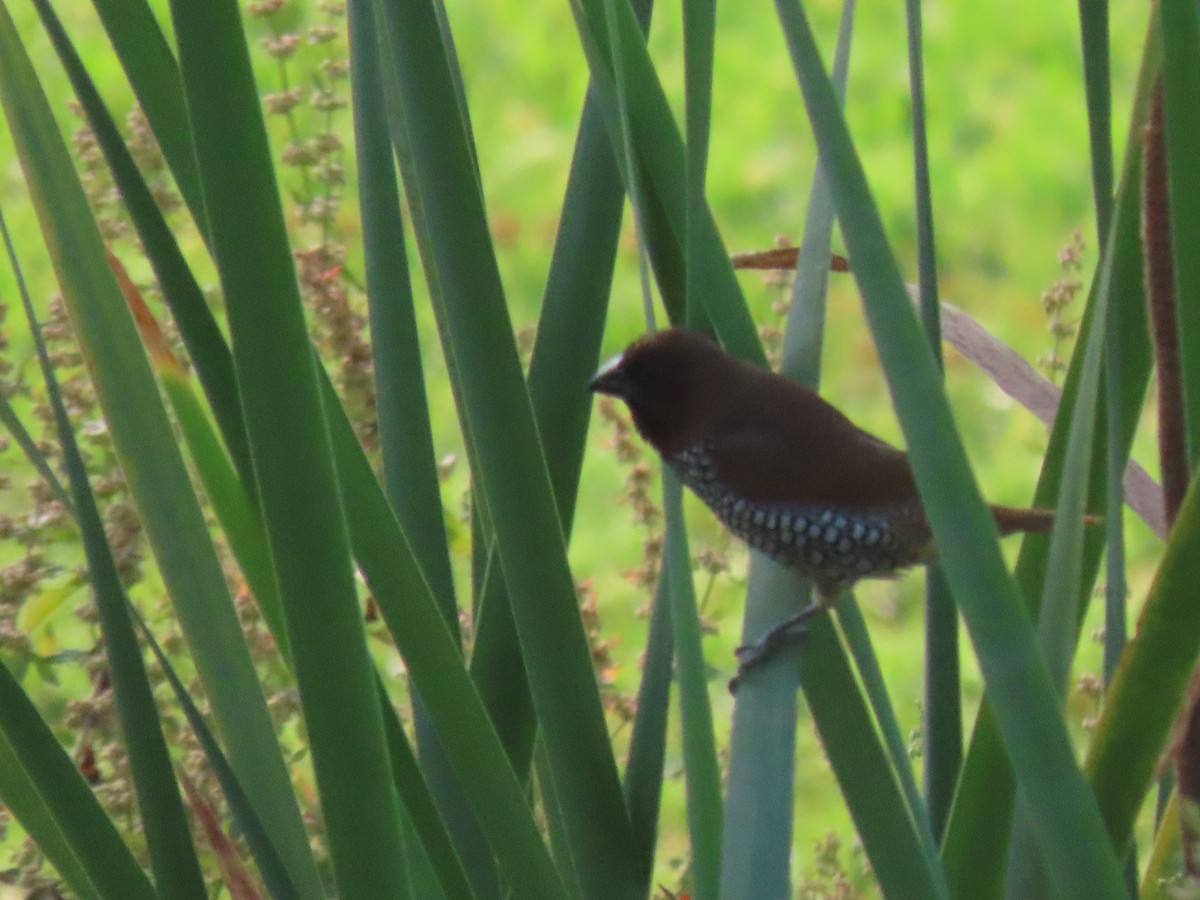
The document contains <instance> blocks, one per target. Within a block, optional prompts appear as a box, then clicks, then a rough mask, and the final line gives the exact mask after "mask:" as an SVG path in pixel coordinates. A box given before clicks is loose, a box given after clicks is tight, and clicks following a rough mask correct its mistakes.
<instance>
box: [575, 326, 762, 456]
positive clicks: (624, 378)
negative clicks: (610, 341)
mask: <svg viewBox="0 0 1200 900" xmlns="http://www.w3.org/2000/svg"><path fill="white" fill-rule="evenodd" d="M739 365H741V364H740V363H738V362H737V361H736V360H734V359H733V357H731V356H728V355H727V354H726V353H724V352H723V351H722V350H721V348H720V347H718V346H717V345H716V344H715V343H714V342H713V341H712V340H710V339H709V338H708V337H706V336H705V335H703V334H701V333H700V332H698V331H689V330H687V329H684V328H672V329H670V330H668V331H660V332H657V333H655V334H648V335H646V336H645V337H642V338H640V339H639V340H637V341H635V342H634V343H632V344H630V345H629V347H627V348H626V349H625V352H624V353H621V354H619V355H617V356H615V357H613V358H612V359H610V360H609V361H608V362H606V363H605V364H604V365H602V366H601V367H600V368H599V370H597V372H596V374H595V375H594V376H593V377H592V380H591V381H590V382H589V383H588V389H589V390H590V391H592V392H593V393H597V394H608V395H610V396H613V397H618V398H620V399H621V400H624V401H625V403H626V405H628V407H629V412H630V413H631V414H632V415H633V423H634V425H635V426H637V430H638V432H639V433H640V434H641V435H642V437H643V438H645V439H646V440H647V441H649V442H650V443H651V444H652V445H653V446H654V448H655V449H656V450H658V452H659V453H672V452H675V451H677V450H682V449H684V448H685V447H687V446H689V445H691V444H693V443H696V442H698V441H702V440H704V439H705V438H706V437H707V433H706V432H707V429H708V428H709V427H710V426H711V425H712V424H713V419H714V414H715V412H716V411H717V410H718V409H719V408H720V405H721V399H722V398H723V396H724V395H725V388H726V386H727V385H728V376H729V375H730V374H731V371H730V370H731V368H736V367H738V366H739Z"/></svg>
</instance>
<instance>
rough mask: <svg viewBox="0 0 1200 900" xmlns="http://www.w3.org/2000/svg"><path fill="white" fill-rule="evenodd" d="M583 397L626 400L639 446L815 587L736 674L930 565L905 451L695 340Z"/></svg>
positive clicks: (638, 358) (799, 388)
mask: <svg viewBox="0 0 1200 900" xmlns="http://www.w3.org/2000/svg"><path fill="white" fill-rule="evenodd" d="M589 387H590V389H591V390H592V391H594V392H596V393H602V394H610V395H612V396H615V397H619V398H621V399H622V400H624V401H625V403H626V404H627V405H628V406H629V411H630V413H631V414H632V415H633V422H634V425H635V426H636V427H637V430H638V432H639V433H640V434H641V435H642V437H643V438H645V439H646V441H648V442H649V443H650V444H651V445H652V446H653V447H654V449H655V450H657V451H658V452H659V454H660V455H661V456H662V458H663V461H664V462H665V463H666V464H667V465H669V466H671V468H673V469H674V470H675V471H676V472H677V473H678V474H679V476H680V478H681V479H682V480H683V482H684V483H685V484H686V485H687V486H688V487H689V488H691V489H692V490H693V491H694V492H695V493H696V494H697V495H698V496H699V497H700V498H701V499H702V500H703V501H704V502H705V503H706V504H707V505H708V506H709V508H711V509H712V510H713V512H714V513H715V514H716V515H717V517H718V518H719V519H720V520H721V521H722V522H723V523H724V524H725V525H726V526H727V527H728V528H729V529H730V530H731V531H733V532H734V534H736V535H737V536H738V537H740V538H742V539H743V540H745V541H746V542H747V543H748V544H749V545H750V546H751V547H752V548H753V549H755V550H759V551H760V552H763V553H765V554H766V555H768V556H770V557H772V558H773V559H775V560H776V561H778V562H780V563H782V564H784V565H786V566H789V567H791V568H793V569H796V570H797V571H799V572H800V573H801V574H803V575H805V576H807V577H808V578H810V579H812V581H813V583H814V584H815V586H816V588H817V601H816V602H815V603H814V604H813V606H812V607H810V608H808V609H806V610H804V611H803V612H802V613H801V614H800V615H799V616H796V617H795V618H793V619H792V620H789V622H787V623H784V625H783V626H781V627H780V628H778V629H775V630H773V631H772V632H770V633H768V635H767V636H766V637H765V638H764V639H763V640H762V641H760V642H759V643H758V644H755V645H753V646H752V647H748V648H743V649H742V650H740V651H739V660H740V661H741V668H742V671H744V670H745V669H747V668H749V667H750V666H753V665H757V664H758V663H759V662H761V661H762V660H763V659H764V658H765V657H766V656H767V655H769V654H770V653H771V652H772V651H773V650H774V648H775V647H776V646H777V645H778V644H780V643H782V642H784V641H785V640H786V639H787V638H788V636H789V635H792V634H795V633H796V632H797V630H798V629H799V627H800V626H801V625H802V623H803V622H804V621H806V620H807V619H808V618H810V617H811V616H812V615H813V614H815V613H817V612H820V611H821V610H823V609H826V608H828V607H829V606H830V605H832V604H833V603H834V602H835V601H836V600H837V598H838V596H839V595H840V594H841V593H842V591H844V590H845V589H847V588H849V587H850V586H851V585H853V584H854V582H856V581H858V580H859V579H861V578H881V577H882V578H887V577H891V576H893V575H895V574H896V573H897V572H899V571H900V570H902V569H905V568H908V567H910V566H913V565H917V564H919V563H925V562H929V561H930V560H931V559H932V558H933V555H934V547H933V535H932V532H931V531H930V528H929V525H928V523H927V522H926V519H925V513H924V510H923V509H922V507H921V500H920V497H919V495H918V494H917V486H916V483H915V482H914V481H913V476H912V471H911V470H910V468H909V465H908V457H907V456H906V455H905V454H904V453H903V452H902V451H900V450H897V449H896V448H895V447H893V446H891V445H890V444H888V443H886V442H884V441H881V440H880V439H879V438H876V437H874V436H873V435H871V434H868V433H867V432H866V431H863V430H862V429H861V428H859V427H858V426H857V425H855V424H854V423H853V422H851V421H850V420H849V419H847V418H846V417H845V416H844V415H842V414H841V413H840V412H838V410H837V409H835V408H834V407H833V406H831V405H830V404H829V403H827V402H826V401H824V400H822V399H821V397H819V396H818V395H817V394H816V393H814V392H813V391H811V390H809V389H808V388H806V387H804V386H803V385H801V384H799V383H798V382H796V381H793V380H792V379H789V378H784V377H783V376H780V375H775V374H773V373H771V372H767V371H764V370H762V369H759V368H757V367H755V366H752V365H750V364H748V363H744V362H742V361H740V360H738V359H736V358H734V357H732V356H730V355H729V354H727V353H726V352H725V351H723V350H722V349H721V348H720V347H718V346H717V345H716V344H715V343H713V342H712V341H711V340H710V339H709V338H707V337H705V336H704V335H702V334H700V333H698V332H694V331H688V330H685V329H679V328H676V329H671V330H669V331H663V332H659V333H657V334H651V335H647V336H645V337H643V338H641V339H640V340H638V341H636V342H635V343H633V344H631V345H630V346H629V347H628V348H627V349H626V350H625V352H624V353H622V354H621V355H620V356H618V357H616V358H615V359H613V360H611V361H610V362H608V363H606V364H605V365H604V366H603V367H601V369H600V370H599V371H598V372H597V373H596V375H595V377H594V378H593V379H592V382H591V384H590V385H589ZM992 514H993V516H994V517H995V519H996V525H997V527H998V529H999V531H1000V533H1001V534H1011V533H1013V532H1017V531H1048V530H1049V529H1050V527H1051V525H1052V524H1053V520H1054V519H1053V513H1052V512H1050V511H1047V510H1036V509H1014V508H1011V507H1006V506H993V507H992Z"/></svg>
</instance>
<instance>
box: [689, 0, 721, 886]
mask: <svg viewBox="0 0 1200 900" xmlns="http://www.w3.org/2000/svg"><path fill="white" fill-rule="evenodd" d="M716 16H717V8H716V3H715V0H697V2H691V3H686V4H684V7H683V64H684V91H685V97H686V99H685V102H684V111H685V118H686V125H685V132H686V143H685V155H686V159H687V231H686V234H685V237H684V255H685V257H686V258H687V261H688V267H687V272H686V276H685V278H686V280H685V285H684V286H685V289H686V296H687V323H688V325H690V326H691V327H693V328H694V327H697V326H699V325H700V324H701V323H702V322H704V320H705V318H706V316H705V313H704V307H705V303H704V297H703V295H704V291H705V290H707V289H708V286H707V284H705V282H704V280H703V277H704V274H705V273H704V272H703V271H702V267H701V266H700V265H699V260H700V258H701V256H702V255H703V249H702V248H703V246H704V230H703V229H704V218H705V214H706V205H707V201H706V199H705V196H706V195H705V182H706V174H707V169H708V133H709V121H710V119H711V118H712V80H713V52H714V46H713V45H714V43H715V40H716ZM693 263H694V264H693ZM701 896H703V894H702V895H701Z"/></svg>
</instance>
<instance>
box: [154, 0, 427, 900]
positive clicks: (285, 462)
mask: <svg viewBox="0 0 1200 900" xmlns="http://www.w3.org/2000/svg"><path fill="white" fill-rule="evenodd" d="M171 11H172V15H173V18H174V21H175V30H176V34H177V36H178V41H179V48H180V59H181V63H182V73H183V81H184V88H185V92H186V95H187V100H188V112H189V115H190V117H191V121H192V129H193V135H194V140H195V144H196V155H197V160H198V163H199V169H200V174H201V180H202V183H203V185H204V197H205V202H206V206H207V209H208V215H209V226H210V233H211V238H212V241H213V249H214V253H215V256H216V262H217V268H218V270H219V272H220V275H221V283H222V286H223V288H224V290H225V298H226V303H227V307H228V310H229V322H230V330H231V333H232V335H233V352H234V361H235V370H236V373H237V382H238V388H239V393H240V396H241V398H242V404H243V408H244V409H245V412H246V424H247V428H248V432H249V437H250V445H251V447H252V449H253V455H254V469H255V474H256V476H257V479H258V485H259V492H260V502H261V505H262V511H263V519H264V522H265V523H266V526H267V533H268V535H269V536H270V541H271V555H272V559H273V562H274V568H275V574H276V578H277V581H278V586H279V593H280V597H281V599H282V600H283V608H284V614H285V615H284V617H285V620H286V622H287V627H288V636H289V639H290V644H291V648H292V661H293V666H294V669H295V673H296V680H297V682H298V684H299V687H300V695H301V702H302V704H303V709H304V719H305V724H306V726H307V729H308V736H309V741H310V746H311V749H312V754H313V762H314V767H315V770H316V775H317V783H318V788H319V791H320V794H321V801H322V803H321V808H322V812H323V814H324V819H325V826H326V832H327V835H328V840H329V847H330V857H331V859H332V862H333V866H334V871H335V874H336V878H337V881H338V885H339V889H340V891H341V893H342V894H343V895H344V896H348V897H351V896H363V897H371V896H390V895H392V894H398V893H400V892H401V891H403V890H404V885H405V884H406V882H405V879H404V872H403V868H402V865H401V860H402V858H403V857H402V853H403V850H402V846H403V845H402V838H401V830H400V814H399V803H398V798H397V794H396V790H395V786H394V784H393V782H392V779H391V763H390V760H389V758H388V753H387V746H386V743H385V738H384V725H383V719H382V717H381V715H380V711H379V697H378V694H377V692H376V687H375V679H374V670H373V667H372V664H371V660H370V657H369V656H368V653H367V645H366V635H365V633H364V631H363V625H362V620H361V614H360V611H359V606H358V598H357V595H356V591H355V587H354V576H353V572H352V570H351V566H350V547H349V540H348V537H347V532H346V522H345V517H344V514H343V511H342V506H341V503H340V499H339V497H338V486H337V481H336V477H335V472H334V462H333V453H332V448H331V445H330V440H329V433H328V429H327V425H326V420H325V416H324V413H323V411H322V406H321V397H320V393H319V387H318V383H317V379H316V372H315V367H314V363H313V355H312V351H311V347H310V344H309V341H308V335H307V332H306V329H305V322H304V314H303V311H302V308H301V305H300V295H299V289H298V287H297V284H296V276H295V271H294V267H293V262H292V257H291V253H290V249H289V246H288V241H287V232H286V229H285V227H284V222H283V212H282V209H281V207H280V204H279V195H278V191H277V188H276V185H275V179H274V169H273V166H272V162H271V155H270V149H269V147H268V145H267V135H266V129H265V126H264V123H263V119H262V112H261V110H260V108H259V101H258V94H257V90H256V88H255V84H254V79H253V75H252V73H251V69H250V59H249V53H248V49H247V47H246V39H245V35H244V33H243V29H242V23H241V18H240V13H239V10H238V8H237V6H236V4H234V3H232V2H213V3H207V4H203V5H202V6H197V5H195V4H190V3H186V2H176V3H173V4H172V6H171ZM350 734H353V735H355V739H354V740H353V741H348V740H347V739H346V738H347V735H350Z"/></svg>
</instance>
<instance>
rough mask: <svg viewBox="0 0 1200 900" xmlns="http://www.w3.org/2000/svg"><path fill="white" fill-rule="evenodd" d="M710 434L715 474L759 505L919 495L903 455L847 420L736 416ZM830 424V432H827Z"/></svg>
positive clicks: (850, 502) (860, 503) (855, 503)
mask: <svg viewBox="0 0 1200 900" xmlns="http://www.w3.org/2000/svg"><path fill="white" fill-rule="evenodd" d="M729 424H730V425H733V426H734V427H728V428H724V429H720V430H719V431H718V432H717V433H716V434H715V435H713V437H712V439H711V440H710V442H709V443H710V446H711V447H712V455H713V461H714V463H715V464H716V468H717V477H718V478H720V480H721V481H723V482H725V483H726V484H728V485H730V486H731V487H733V488H734V489H735V490H736V491H737V492H738V493H740V494H742V495H743V496H745V497H746V499H747V500H750V501H753V502H758V503H772V504H774V503H780V504H801V503H802V504H806V505H807V504H822V505H823V504H829V505H831V506H847V507H858V508H862V507H867V506H886V505H892V504H894V503H905V502H907V501H910V500H913V499H915V498H916V496H917V488H916V483H915V482H914V481H913V477H912V472H911V470H910V469H909V466H908V458H907V456H906V455H905V454H904V453H903V452H901V451H900V450H897V449H896V448H895V447H893V446H891V445H890V444H887V443H885V442H884V441H881V440H879V439H878V438H876V437H874V436H872V435H870V434H868V433H867V432H865V431H863V430H862V429H860V428H858V427H857V426H855V425H853V424H852V423H851V422H849V420H847V419H845V418H844V417H841V416H840V414H839V415H838V418H837V419H833V420H831V421H829V422H825V423H821V424H823V425H824V426H825V427H824V428H814V427H811V426H812V425H813V424H814V423H812V422H808V423H788V422H779V421H767V422H762V421H759V422H745V421H743V422H740V423H737V424H736V425H734V423H732V422H731V423H729ZM830 428H832V430H833V432H834V433H832V434H831V433H830V431H829V429H830Z"/></svg>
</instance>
